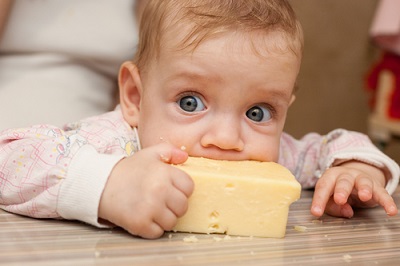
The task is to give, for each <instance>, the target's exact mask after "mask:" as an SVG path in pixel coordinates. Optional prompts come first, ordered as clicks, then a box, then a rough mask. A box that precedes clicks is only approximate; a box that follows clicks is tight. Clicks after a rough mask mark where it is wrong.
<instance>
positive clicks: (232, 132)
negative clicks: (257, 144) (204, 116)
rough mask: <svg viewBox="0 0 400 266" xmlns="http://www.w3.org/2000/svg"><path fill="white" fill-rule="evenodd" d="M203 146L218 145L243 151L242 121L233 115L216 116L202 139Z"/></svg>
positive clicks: (226, 148)
mask: <svg viewBox="0 0 400 266" xmlns="http://www.w3.org/2000/svg"><path fill="white" fill-rule="evenodd" d="M201 145H202V146H203V147H206V148H209V147H217V148H219V149H221V150H231V151H242V150H243V148H244V141H243V139H242V130H241V125H240V121H237V119H235V118H233V117H226V116H223V117H221V118H216V119H214V121H213V122H212V123H211V124H210V125H209V128H208V130H207V132H206V133H205V134H204V135H203V137H202V139H201Z"/></svg>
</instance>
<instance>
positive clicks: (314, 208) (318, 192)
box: [311, 170, 335, 217]
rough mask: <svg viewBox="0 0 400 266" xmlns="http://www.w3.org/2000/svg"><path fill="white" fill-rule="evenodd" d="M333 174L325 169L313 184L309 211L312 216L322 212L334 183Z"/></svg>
mask: <svg viewBox="0 0 400 266" xmlns="http://www.w3.org/2000/svg"><path fill="white" fill-rule="evenodd" d="M333 177H334V176H333V175H331V174H330V171H329V170H328V171H326V172H325V173H324V175H323V176H322V177H321V178H320V179H319V180H318V182H317V184H316V185H315V191H314V196H313V200H312V203H311V213H312V215H314V216H317V217H320V216H322V215H323V214H324V210H325V207H326V204H327V202H328V200H329V198H330V197H331V196H332V194H333V189H334V185H335V179H334V178H333Z"/></svg>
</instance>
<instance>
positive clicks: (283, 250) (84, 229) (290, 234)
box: [0, 189, 400, 266]
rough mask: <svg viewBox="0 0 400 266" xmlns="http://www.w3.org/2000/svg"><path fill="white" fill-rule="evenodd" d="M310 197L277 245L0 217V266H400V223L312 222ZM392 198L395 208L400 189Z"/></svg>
mask: <svg viewBox="0 0 400 266" xmlns="http://www.w3.org/2000/svg"><path fill="white" fill-rule="evenodd" d="M311 197H312V192H310V191H303V193H302V198H301V199H300V200H299V201H297V202H296V203H294V204H293V205H292V206H291V210H290V213H289V220H288V225H287V230H286V236H285V238H283V239H272V238H255V237H254V238H251V237H235V236H230V237H224V235H202V234H182V233H168V232H167V233H165V235H164V236H163V237H162V238H160V239H158V240H145V239H140V238H137V237H133V236H131V235H129V234H127V233H126V232H125V231H123V230H121V229H118V228H117V229H98V228H94V227H92V226H88V225H85V224H82V223H79V222H72V221H56V220H35V219H31V218H26V217H21V216H18V215H14V214H10V213H7V212H4V211H1V210H0V265H73V266H76V265H114V266H117V265H151V266H153V265H246V266H247V265H291V264H293V265H332V264H338V265H346V264H350V265H400V216H396V217H390V218H389V217H387V215H386V214H385V212H384V211H383V209H382V208H375V209H365V210H360V211H358V212H357V213H356V215H355V217H354V218H352V219H342V218H334V217H329V216H323V217H322V218H321V219H318V220H317V219H315V218H314V217H313V216H311V215H310V213H309V208H310V204H311ZM394 198H395V200H396V202H397V204H398V206H400V189H397V191H396V193H395V194H394ZM299 226H301V227H299ZM295 228H296V229H297V230H296V229H295ZM184 240H186V241H184ZM187 240H192V242H191V241H187ZM196 240H197V242H196Z"/></svg>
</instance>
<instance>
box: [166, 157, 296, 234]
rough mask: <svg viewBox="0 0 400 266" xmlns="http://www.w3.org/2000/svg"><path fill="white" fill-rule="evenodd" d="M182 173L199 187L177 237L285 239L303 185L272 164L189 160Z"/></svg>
mask: <svg viewBox="0 0 400 266" xmlns="http://www.w3.org/2000/svg"><path fill="white" fill-rule="evenodd" d="M176 167H178V168H180V169H182V170H184V171H185V172H187V173H188V174H189V175H190V176H191V178H192V179H193V181H194V183H195V189H194V192H193V194H192V196H191V197H190V198H189V207H188V211H187V213H186V214H185V215H184V216H182V217H181V218H179V219H178V223H177V225H176V226H175V227H174V229H173V231H179V232H190V233H207V234H210V233H221V234H228V235H237V236H255V237H276V238H282V237H284V236H285V232H286V224H287V218H288V213H289V206H290V204H291V203H293V202H294V201H296V200H297V199H299V197H300V193H301V187H300V184H299V183H298V182H297V181H296V179H295V178H294V176H293V175H292V174H291V172H290V171H289V170H288V169H286V168H285V167H283V166H281V165H279V164H277V163H272V162H257V161H222V160H211V159H205V158H196V157H189V159H188V160H187V161H186V162H185V163H184V164H181V165H176Z"/></svg>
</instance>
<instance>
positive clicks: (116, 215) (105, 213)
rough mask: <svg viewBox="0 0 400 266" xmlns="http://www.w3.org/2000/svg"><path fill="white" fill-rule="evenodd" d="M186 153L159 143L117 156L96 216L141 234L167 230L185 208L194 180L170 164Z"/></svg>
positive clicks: (156, 234) (146, 235) (157, 234)
mask: <svg viewBox="0 0 400 266" xmlns="http://www.w3.org/2000/svg"><path fill="white" fill-rule="evenodd" d="M187 157H188V155H187V153H186V152H184V151H182V150H180V149H177V148H175V147H173V146H172V145H170V144H167V143H163V144H159V145H156V146H153V147H150V148H146V149H143V150H141V151H139V152H138V153H135V154H134V155H132V156H131V157H127V158H125V159H123V160H121V161H120V162H119V163H118V164H117V165H116V166H115V167H114V169H113V171H112V172H111V175H110V177H109V179H108V181H107V184H106V187H105V189H104V192H103V194H102V197H101V199H100V205H99V218H101V219H104V220H106V221H109V222H111V223H113V224H115V225H118V226H120V227H122V228H124V229H125V230H127V231H128V232H130V233H131V234H133V235H138V236H141V237H144V238H157V237H160V236H161V235H162V234H163V233H164V231H166V230H171V229H172V228H173V227H174V226H175V224H176V222H177V218H178V217H180V216H182V215H183V214H185V212H186V210H187V207H188V198H189V196H190V195H191V194H192V192H193V189H194V183H193V181H192V179H191V178H190V177H189V176H188V175H187V174H186V173H185V172H183V171H181V170H179V169H177V168H175V167H173V166H171V165H170V164H180V163H183V162H185V161H186V160H187Z"/></svg>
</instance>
